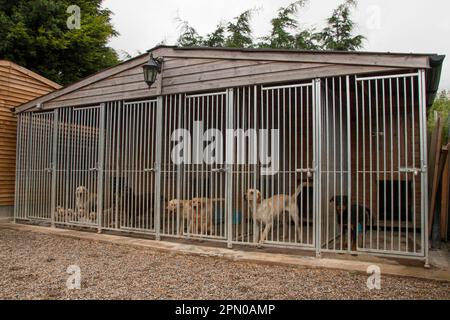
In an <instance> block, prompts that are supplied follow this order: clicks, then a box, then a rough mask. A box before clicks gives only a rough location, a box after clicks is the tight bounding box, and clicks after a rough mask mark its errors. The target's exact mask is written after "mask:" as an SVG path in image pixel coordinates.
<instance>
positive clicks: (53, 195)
mask: <svg viewBox="0 0 450 320" xmlns="http://www.w3.org/2000/svg"><path fill="white" fill-rule="evenodd" d="M58 120H59V110H58V109H56V110H55V111H54V113H53V141H52V142H53V151H52V191H51V192H52V193H51V219H52V228H54V227H55V210H56V166H57V160H56V159H57V152H58Z"/></svg>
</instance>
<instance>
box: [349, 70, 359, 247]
mask: <svg viewBox="0 0 450 320" xmlns="http://www.w3.org/2000/svg"><path fill="white" fill-rule="evenodd" d="M346 89H347V90H346V93H347V148H346V151H347V193H348V201H349V204H348V205H349V206H351V203H352V155H351V145H352V139H351V119H350V108H351V106H350V76H346ZM348 211H349V212H351V209H350V210H348ZM350 215H351V214H350ZM350 215H349V217H348V219H349V221H348V226H350V225H351V224H350V220H351V217H350ZM355 228H356V232H355V234H356V239H353V240H355V241H356V242H358V226H357V225H356V226H355ZM347 233H348V239H347V241H348V244H349V247H348V248H349V252H350V251H351V249H352V248H351V232H350V230H349V231H348V232H347Z"/></svg>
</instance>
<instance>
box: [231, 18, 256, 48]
mask: <svg viewBox="0 0 450 320" xmlns="http://www.w3.org/2000/svg"><path fill="white" fill-rule="evenodd" d="M253 12H254V10H247V11H244V12H243V13H241V14H240V15H239V16H237V17H235V18H234V21H232V22H228V24H227V31H228V33H229V35H228V37H227V39H226V41H225V46H226V47H228V48H251V47H253V38H252V28H251V27H250V19H251V17H252V14H253Z"/></svg>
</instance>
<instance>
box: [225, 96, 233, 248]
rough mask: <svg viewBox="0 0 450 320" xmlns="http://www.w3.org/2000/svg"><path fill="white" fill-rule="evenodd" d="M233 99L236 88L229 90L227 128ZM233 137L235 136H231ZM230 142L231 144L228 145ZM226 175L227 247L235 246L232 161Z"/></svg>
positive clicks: (227, 148)
mask: <svg viewBox="0 0 450 320" xmlns="http://www.w3.org/2000/svg"><path fill="white" fill-rule="evenodd" d="M233 101H234V89H228V90H227V96H226V105H227V107H226V120H227V121H226V129H233ZM231 137H233V136H231ZM228 144H229V145H228ZM226 152H227V153H228V152H234V138H233V139H231V141H227V142H226ZM226 159H234V156H232V157H230V155H226ZM225 168H226V177H225V202H226V205H225V208H226V209H225V215H226V217H227V247H228V248H231V247H232V246H233V244H232V241H233V230H232V227H233V210H232V205H233V199H232V196H233V170H232V169H233V164H232V163H230V162H227V163H225Z"/></svg>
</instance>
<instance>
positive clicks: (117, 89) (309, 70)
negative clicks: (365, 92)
mask: <svg viewBox="0 0 450 320" xmlns="http://www.w3.org/2000/svg"><path fill="white" fill-rule="evenodd" d="M149 53H152V54H153V56H155V57H162V58H163V59H164V63H163V68H162V72H161V74H159V75H158V77H157V80H156V82H155V83H154V84H153V85H152V86H151V87H150V88H149V87H148V85H147V84H146V83H145V82H144V75H143V72H142V65H143V64H144V63H146V62H148V58H149ZM444 58H445V56H443V55H437V54H426V53H421V54H412V53H389V52H387V53H380V52H353V51H352V52H343V51H304V50H279V49H231V48H205V47H195V48H184V47H177V46H157V47H155V48H153V49H150V50H149V51H148V52H147V53H145V54H142V55H139V56H137V57H134V58H132V59H129V60H127V61H125V62H122V63H120V64H118V65H116V66H113V67H110V68H108V69H105V70H102V71H100V72H98V73H96V74H93V75H91V76H89V77H87V78H84V79H82V80H80V81H77V82H75V83H73V84H70V85H67V86H65V87H63V88H61V89H59V90H57V91H54V92H52V93H49V94H47V95H45V96H43V97H40V98H37V99H34V100H32V101H30V102H28V103H25V104H23V105H21V106H19V107H17V108H15V110H14V111H15V112H16V113H21V112H25V111H36V110H51V109H55V108H60V107H76V106H89V105H96V104H99V103H104V102H109V101H117V100H133V99H142V98H152V97H156V96H159V95H168V94H177V93H188V92H189V93H193V92H205V91H213V90H220V89H224V88H230V87H238V86H246V85H254V84H276V83H288V82H293V81H302V80H305V81H306V80H309V79H314V78H324V77H332V76H342V75H378V74H392V73H404V72H412V71H414V70H417V69H426V81H427V83H426V85H427V105H428V106H429V105H431V104H432V103H433V101H434V98H435V96H436V93H437V90H438V87H439V80H440V75H441V69H442V63H443V60H444Z"/></svg>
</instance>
